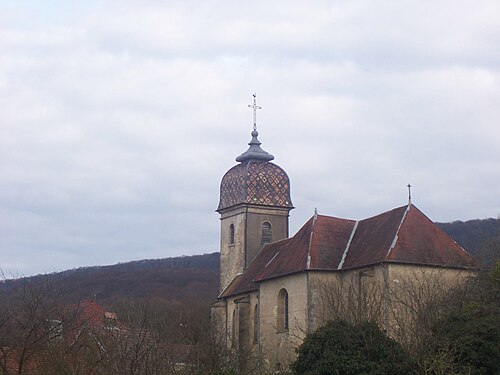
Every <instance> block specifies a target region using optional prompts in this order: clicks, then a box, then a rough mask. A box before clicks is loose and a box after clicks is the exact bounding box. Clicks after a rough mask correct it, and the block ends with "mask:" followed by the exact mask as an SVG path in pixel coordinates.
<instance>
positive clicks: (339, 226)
mask: <svg viewBox="0 0 500 375" xmlns="http://www.w3.org/2000/svg"><path fill="white" fill-rule="evenodd" d="M384 262H394V263H412V264H420V265H429V266H442V267H451V268H477V267H478V266H479V265H478V263H477V262H476V260H475V259H474V258H473V257H471V256H470V255H469V254H468V253H467V252H466V251H465V250H464V249H463V248H462V247H460V246H459V245H458V244H457V243H456V242H454V241H453V240H452V239H451V238H450V237H449V236H448V235H447V234H446V233H445V232H444V231H442V230H441V229H440V228H439V227H438V226H436V225H435V224H434V223H433V222H432V221H431V220H430V219H429V218H428V217H427V216H425V215H424V214H423V213H422V212H421V211H420V210H419V209H418V208H416V207H415V206H414V205H410V206H402V207H398V208H395V209H393V210H391V211H388V212H385V213H383V214H380V215H377V216H374V217H371V218H369V219H365V220H361V221H354V220H347V219H340V218H336V217H330V216H323V215H318V216H317V217H313V218H311V219H310V220H309V221H308V222H307V223H306V224H304V226H303V227H302V228H301V229H300V230H299V231H298V232H297V233H296V234H295V235H294V236H293V237H291V238H289V239H286V240H282V241H278V242H275V243H272V244H269V245H267V246H265V247H264V248H263V249H262V250H261V252H260V253H259V254H258V255H257V257H256V258H255V259H254V261H253V262H252V263H251V264H250V266H249V267H248V269H246V270H245V272H244V273H243V274H241V275H238V276H237V277H236V278H235V279H234V280H233V281H232V282H231V284H230V285H229V286H228V288H226V290H225V291H224V292H223V293H222V294H221V297H222V298H224V297H228V296H231V295H236V294H241V293H246V292H249V291H252V290H257V288H258V286H257V283H258V282H259V281H262V280H266V279H270V278H274V277H279V276H283V275H286V274H291V273H296V272H302V271H307V270H329V271H339V270H346V269H351V268H357V267H362V266H367V265H372V264H378V263H384Z"/></svg>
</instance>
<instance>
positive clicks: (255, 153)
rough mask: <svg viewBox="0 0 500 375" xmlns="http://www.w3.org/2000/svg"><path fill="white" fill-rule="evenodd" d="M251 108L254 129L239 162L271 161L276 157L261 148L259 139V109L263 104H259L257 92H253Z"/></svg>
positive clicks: (238, 158)
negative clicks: (247, 146)
mask: <svg viewBox="0 0 500 375" xmlns="http://www.w3.org/2000/svg"><path fill="white" fill-rule="evenodd" d="M248 107H249V108H253V131H252V133H251V134H252V140H251V141H250V143H249V144H248V145H249V146H250V147H249V148H248V150H246V151H245V152H244V153H243V154H241V155H240V156H238V157H237V158H236V161H238V162H244V161H247V160H261V161H271V160H273V159H274V156H273V155H271V154H270V153H268V152H266V151H264V150H263V149H262V148H260V145H261V144H262V143H260V141H259V139H258V138H257V137H258V135H259V132H258V131H257V110H258V109H262V107H261V106H258V105H257V94H253V104H249V105H248Z"/></svg>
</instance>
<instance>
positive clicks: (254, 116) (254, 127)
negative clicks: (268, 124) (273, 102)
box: [248, 94, 262, 130]
mask: <svg viewBox="0 0 500 375" xmlns="http://www.w3.org/2000/svg"><path fill="white" fill-rule="evenodd" d="M248 108H253V130H257V110H258V109H262V107H261V106H260V105H257V94H253V104H249V105H248Z"/></svg>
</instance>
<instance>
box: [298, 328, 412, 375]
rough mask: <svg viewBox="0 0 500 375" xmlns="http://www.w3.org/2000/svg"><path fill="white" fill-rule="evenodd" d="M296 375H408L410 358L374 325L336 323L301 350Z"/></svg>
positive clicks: (311, 336) (306, 343)
mask: <svg viewBox="0 0 500 375" xmlns="http://www.w3.org/2000/svg"><path fill="white" fill-rule="evenodd" d="M297 353H298V357H297V360H296V361H295V362H294V363H293V365H292V369H293V371H294V372H295V373H296V374H303V375H308V374H310V375H329V374H343V375H350V374H352V375H354V374H374V375H377V374H386V375H390V374H395V375H396V374H398V375H399V374H407V373H409V372H410V370H409V369H410V366H409V358H408V356H407V354H406V353H405V352H404V350H403V349H402V348H401V346H400V345H399V344H398V343H397V342H395V341H394V340H392V339H390V338H388V337H387V336H386V335H385V334H384V333H383V332H382V331H381V330H380V329H379V328H378V326H377V325H376V324H374V323H368V322H363V323H361V324H358V325H352V324H349V323H347V322H345V321H342V320H334V321H331V322H329V323H328V324H327V325H325V326H324V327H322V328H320V329H318V330H317V331H316V332H315V333H313V334H310V335H309V336H307V338H306V339H305V341H304V343H303V344H302V345H301V346H300V348H299V349H298V350H297Z"/></svg>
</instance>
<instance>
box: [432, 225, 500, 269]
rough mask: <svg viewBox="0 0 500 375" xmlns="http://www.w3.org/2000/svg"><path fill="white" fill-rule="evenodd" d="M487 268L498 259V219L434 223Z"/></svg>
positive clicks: (499, 228) (499, 251) (499, 248)
mask: <svg viewBox="0 0 500 375" xmlns="http://www.w3.org/2000/svg"><path fill="white" fill-rule="evenodd" d="M436 224H437V225H438V226H439V227H441V229H443V230H444V231H445V232H446V233H448V234H449V235H450V236H451V238H453V239H454V240H455V241H456V242H457V243H458V244H459V245H460V246H462V247H463V248H464V249H466V250H467V251H468V252H469V253H470V254H471V255H473V256H474V257H476V258H477V259H479V261H480V262H481V263H482V264H483V265H484V266H485V267H487V268H491V267H492V266H493V265H494V264H495V262H497V261H498V260H499V259H500V219H484V220H469V221H453V222H451V223H436Z"/></svg>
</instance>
